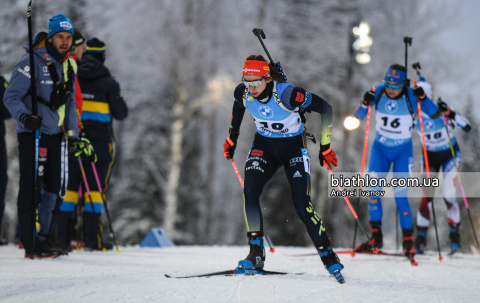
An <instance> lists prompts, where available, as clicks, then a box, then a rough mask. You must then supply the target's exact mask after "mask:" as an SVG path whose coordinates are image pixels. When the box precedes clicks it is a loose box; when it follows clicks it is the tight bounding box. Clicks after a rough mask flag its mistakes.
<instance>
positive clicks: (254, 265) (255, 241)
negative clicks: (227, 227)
mask: <svg viewBox="0 0 480 303" xmlns="http://www.w3.org/2000/svg"><path fill="white" fill-rule="evenodd" d="M247 236H248V244H249V245H250V253H249V254H248V256H247V257H246V258H245V259H244V260H240V261H239V262H238V267H237V268H244V269H263V266H264V265H265V247H264V246H263V232H247Z"/></svg>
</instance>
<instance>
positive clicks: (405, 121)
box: [355, 64, 440, 261]
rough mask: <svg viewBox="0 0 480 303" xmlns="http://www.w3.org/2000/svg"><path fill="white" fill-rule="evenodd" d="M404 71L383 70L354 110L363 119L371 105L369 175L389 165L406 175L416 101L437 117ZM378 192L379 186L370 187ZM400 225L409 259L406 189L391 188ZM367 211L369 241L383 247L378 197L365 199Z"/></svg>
mask: <svg viewBox="0 0 480 303" xmlns="http://www.w3.org/2000/svg"><path fill="white" fill-rule="evenodd" d="M405 78H406V70H405V67H404V66H402V65H399V64H394V65H392V66H390V68H389V69H388V70H387V72H386V73H385V78H384V81H383V84H380V85H376V86H375V87H373V88H372V90H371V91H368V92H366V93H365V95H364V97H363V102H362V104H361V105H360V106H359V107H358V108H357V109H356V110H355V115H356V116H357V118H359V119H363V118H364V117H365V116H366V115H367V112H368V106H369V105H371V106H372V108H375V130H376V137H375V142H374V143H373V146H372V152H371V153H370V164H369V168H368V171H369V175H370V176H373V177H376V178H385V177H386V176H387V174H388V172H389V171H390V166H392V164H393V176H394V177H395V178H407V177H410V172H411V166H412V165H413V148H412V138H411V136H412V129H413V121H414V119H413V116H414V115H415V111H416V109H417V101H420V103H421V109H422V113H425V114H427V115H428V116H431V117H433V118H438V117H439V116H440V112H439V110H438V107H437V106H436V105H435V104H434V103H433V102H432V101H430V99H429V98H428V97H427V96H426V95H425V92H424V91H423V89H422V87H419V86H415V87H414V88H413V89H412V88H410V87H407V86H406V85H405V84H404V83H405ZM369 189H370V190H375V191H379V190H382V189H383V188H382V187H380V186H377V187H370V188H369ZM394 193H395V203H396V204H397V208H398V214H399V220H400V226H401V228H402V232H403V251H404V253H405V256H407V257H409V259H410V260H412V261H413V257H414V255H415V248H414V245H413V218H412V212H411V210H410V205H409V204H408V188H407V187H396V188H395V189H394ZM368 213H369V216H370V225H371V227H372V243H373V245H374V246H375V247H376V248H382V246H383V234H382V217H383V210H382V203H381V198H380V197H369V198H368ZM372 249H373V248H372V246H371V245H370V242H363V243H361V244H360V245H359V246H358V247H357V248H356V250H358V251H363V250H372Z"/></svg>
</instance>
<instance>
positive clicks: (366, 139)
mask: <svg viewBox="0 0 480 303" xmlns="http://www.w3.org/2000/svg"><path fill="white" fill-rule="evenodd" d="M372 91H373V92H374V91H375V86H372ZM371 113H372V105H371V104H369V105H368V113H367V124H366V126H365V139H364V140H363V153H362V169H361V171H360V174H361V177H362V178H363V173H364V171H365V170H364V169H365V158H366V157H367V146H368V131H369V130H370V114H371ZM361 187H362V186H361V185H360V188H361ZM357 211H358V212H360V195H359V196H358V198H357ZM356 239H357V224H355V231H354V233H353V245H352V249H353V250H355V241H356Z"/></svg>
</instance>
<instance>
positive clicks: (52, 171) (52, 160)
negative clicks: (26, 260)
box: [17, 133, 63, 251]
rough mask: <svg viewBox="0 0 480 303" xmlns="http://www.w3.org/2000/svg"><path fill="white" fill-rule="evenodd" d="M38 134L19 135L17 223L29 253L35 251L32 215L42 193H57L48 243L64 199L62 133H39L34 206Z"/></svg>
mask: <svg viewBox="0 0 480 303" xmlns="http://www.w3.org/2000/svg"><path fill="white" fill-rule="evenodd" d="M34 136H35V133H18V134H17V138H18V159H19V164H20V184H19V189H18V200H17V208H18V222H19V225H20V241H21V242H22V243H23V245H24V247H25V250H26V251H31V249H32V247H31V246H32V237H33V229H34V226H32V212H35V211H36V209H37V206H38V203H39V202H40V199H41V198H40V192H41V189H42V188H43V189H44V190H46V191H47V192H50V193H55V194H57V198H56V203H55V207H54V209H53V211H52V214H53V216H52V221H51V224H50V232H49V233H48V238H47V239H48V240H51V238H53V237H54V234H53V232H52V231H53V230H55V226H56V223H57V220H58V215H59V213H60V206H61V205H62V201H63V199H62V198H60V197H59V195H58V194H59V193H60V188H61V173H62V168H61V144H62V136H63V134H57V135H46V134H40V141H39V157H38V170H37V182H36V184H37V186H36V188H35V190H36V196H37V205H35V207H32V200H33V190H32V177H33V175H34V162H33V159H34V157H35V153H34V142H33V138H34Z"/></svg>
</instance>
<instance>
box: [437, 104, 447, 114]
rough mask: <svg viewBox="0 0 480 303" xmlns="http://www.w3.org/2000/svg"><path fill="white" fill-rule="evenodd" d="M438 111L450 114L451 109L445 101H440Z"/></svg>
mask: <svg viewBox="0 0 480 303" xmlns="http://www.w3.org/2000/svg"><path fill="white" fill-rule="evenodd" d="M437 106H438V109H439V110H440V111H441V112H442V114H448V112H449V111H450V108H449V107H448V105H447V103H445V102H443V101H438V103H437Z"/></svg>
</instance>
